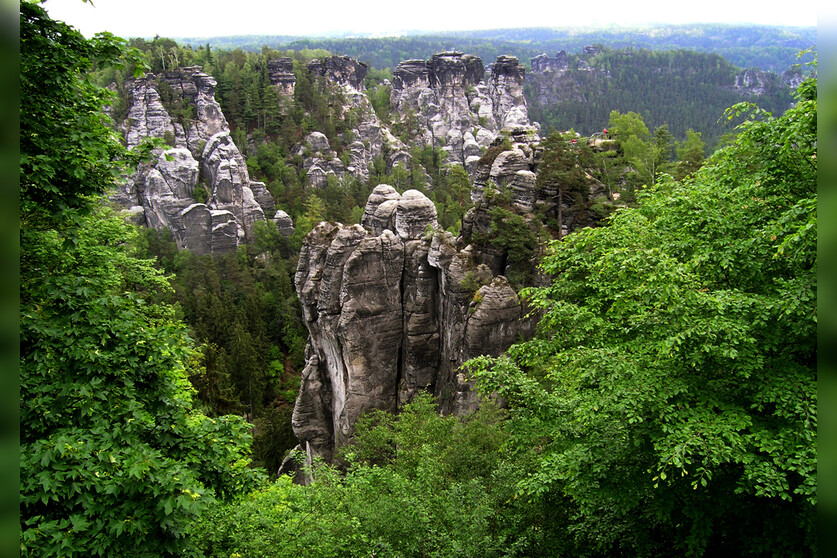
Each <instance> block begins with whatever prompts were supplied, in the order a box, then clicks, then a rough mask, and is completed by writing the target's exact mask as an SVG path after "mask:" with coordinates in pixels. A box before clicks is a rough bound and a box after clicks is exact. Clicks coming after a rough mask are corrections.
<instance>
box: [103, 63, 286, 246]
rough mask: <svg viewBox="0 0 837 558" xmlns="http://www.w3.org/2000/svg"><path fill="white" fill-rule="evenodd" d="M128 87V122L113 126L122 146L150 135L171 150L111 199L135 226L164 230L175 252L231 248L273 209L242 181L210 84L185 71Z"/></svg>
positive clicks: (259, 188) (262, 192) (260, 189)
mask: <svg viewBox="0 0 837 558" xmlns="http://www.w3.org/2000/svg"><path fill="white" fill-rule="evenodd" d="M129 87H130V91H131V105H130V108H129V111H128V116H127V118H126V119H125V121H124V122H121V123H119V127H120V129H121V130H122V131H123V133H124V135H125V140H126V143H127V146H128V147H129V148H134V147H136V146H137V145H139V144H140V143H141V142H142V141H143V140H144V139H145V138H149V137H157V138H163V139H164V140H166V141H167V142H169V143H170V144H172V148H170V149H166V150H164V151H161V152H159V153H158V154H157V155H158V156H157V158H156V160H154V161H153V162H152V163H150V164H149V163H145V164H142V165H140V167H139V168H138V169H137V172H136V174H134V176H132V177H130V178H129V179H128V180H127V181H125V182H124V183H122V184H120V185H119V186H118V187H117V191H116V192H115V193H114V194H113V195H112V199H113V200H114V201H115V202H116V203H117V204H119V205H121V206H123V207H125V208H130V211H131V215H132V219H133V220H135V221H136V222H138V223H142V224H145V225H147V226H149V227H153V228H156V229H162V228H168V229H169V230H171V232H172V237H173V238H174V240H175V242H176V243H177V246H178V247H179V248H188V249H190V250H192V251H194V252H196V253H201V254H203V253H210V252H225V251H230V250H234V249H235V248H236V246H238V245H239V244H241V243H243V242H244V241H245V240H246V239H247V238H248V237H249V236H250V235H251V234H252V228H253V224H254V223H255V222H257V221H265V213H266V212H267V213H268V214H271V213H272V212H273V211H274V209H275V208H274V202H273V198H272V196H271V195H270V193H269V192H268V191H267V188H266V187H265V185H264V184H263V183H261V182H256V181H251V180H250V177H249V174H248V172H247V165H246V164H245V162H244V158H243V157H242V155H241V153H240V152H239V150H238V147H236V145H235V144H234V143H233V141H232V138H231V137H230V132H229V127H228V125H227V121H226V119H225V118H224V115H223V113H222V112H221V107H220V106H219V105H218V103H217V101H215V80H214V79H213V78H212V77H211V76H209V75H207V74H205V73H203V72H202V71H201V70H200V68H198V67H188V68H180V69H178V70H175V71H169V72H163V73H161V74H157V75H155V74H148V75H146V76H145V77H143V78H140V79H137V80H135V81H133V82H131V83H130V85H129ZM161 92H162V94H161ZM170 111H171V112H170ZM199 194H202V195H199ZM199 200H200V201H199ZM140 208H141V210H140Z"/></svg>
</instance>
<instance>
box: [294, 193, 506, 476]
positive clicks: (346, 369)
mask: <svg viewBox="0 0 837 558" xmlns="http://www.w3.org/2000/svg"><path fill="white" fill-rule="evenodd" d="M362 223H363V225H362V226H361V225H352V226H343V225H340V224H333V223H320V224H319V225H318V226H317V227H316V228H315V229H314V230H313V231H312V232H311V233H310V234H309V235H308V236H307V237H306V239H305V242H304V244H303V247H302V250H301V253H300V256H299V265H298V268H297V272H296V277H295V284H296V289H297V293H298V295H299V297H300V300H301V302H302V308H303V318H304V321H305V323H306V325H307V327H308V330H309V332H310V337H309V342H308V347H307V350H306V353H307V361H306V367H305V370H304V372H303V378H302V384H301V386H300V391H299V396H298V398H297V402H296V406H295V408H294V414H293V427H294V432H295V433H296V435H297V437H298V438H299V439H300V443H301V447H302V448H303V449H304V451H305V453H306V455H307V456H308V459H313V458H314V457H317V456H321V457H323V458H325V459H326V460H329V459H331V458H332V457H333V456H334V452H335V450H336V449H338V448H340V447H341V446H343V445H345V444H346V443H347V442H348V441H349V440H350V438H351V436H352V433H353V426H354V423H355V421H356V420H357V418H358V417H359V416H360V415H361V414H363V413H364V412H366V411H368V410H370V409H384V410H388V411H396V410H397V409H398V408H399V407H400V406H402V405H403V404H405V403H407V402H409V401H410V400H411V399H412V398H413V397H414V396H415V394H416V393H417V392H418V391H420V390H426V391H429V392H431V393H434V394H435V395H436V396H437V397H438V398H439V402H440V408H441V410H442V411H443V412H447V413H457V414H459V413H464V412H467V411H469V410H472V409H473V408H475V406H476V405H477V403H478V400H477V398H476V395H475V394H474V393H473V392H472V391H471V390H470V387H471V384H470V382H469V381H468V379H467V378H466V377H465V376H464V375H463V373H462V371H461V370H460V366H461V365H462V363H463V362H465V360H467V359H469V358H471V357H474V356H477V355H481V354H492V355H498V354H500V353H501V352H502V351H504V350H505V349H507V348H508V347H509V346H510V345H511V344H512V343H513V342H514V341H515V340H516V338H517V335H518V333H519V332H520V331H521V329H520V328H521V325H520V324H521V317H522V311H521V306H520V303H519V300H518V298H517V295H516V294H515V291H514V290H513V289H512V288H511V286H510V285H509V283H508V281H506V279H505V277H502V276H495V274H494V273H492V271H491V269H490V268H489V267H488V266H487V265H485V264H483V263H481V262H480V254H478V253H475V251H474V250H473V248H472V247H470V246H463V245H462V239H459V238H454V237H453V236H452V235H451V234H450V233H446V232H442V231H440V230H439V229H438V225H437V223H436V209H435V206H434V205H433V203H432V202H431V201H430V200H429V199H428V198H427V197H425V196H424V195H423V194H421V193H420V192H418V191H415V190H408V191H406V192H404V194H403V195H399V194H398V192H396V191H395V189H394V188H392V187H391V186H388V185H383V184H382V185H379V186H377V187H376V188H375V190H374V191H373V193H372V195H371V196H370V197H369V201H368V203H367V205H366V209H365V212H364V215H363V221H362Z"/></svg>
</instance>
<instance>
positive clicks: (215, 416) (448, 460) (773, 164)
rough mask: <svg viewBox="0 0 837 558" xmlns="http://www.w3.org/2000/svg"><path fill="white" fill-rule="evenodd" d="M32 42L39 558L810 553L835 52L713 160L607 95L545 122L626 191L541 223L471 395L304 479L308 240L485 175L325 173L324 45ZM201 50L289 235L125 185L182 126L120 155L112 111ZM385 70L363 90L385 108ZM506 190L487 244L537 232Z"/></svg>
mask: <svg viewBox="0 0 837 558" xmlns="http://www.w3.org/2000/svg"><path fill="white" fill-rule="evenodd" d="M20 41H21V65H20V84H21V101H20V103H21V105H20V115H21V118H20V339H21V344H20V533H19V537H20V551H21V555H22V556H39V557H40V556H127V555H131V556H133V555H136V556H240V557H245V556H273V555H278V554H288V555H292V556H299V555H308V556H369V555H379V556H428V555H434V556H474V557H482V556H556V555H572V556H590V557H605V556H660V555H692V556H717V555H736V556H745V555H753V556H783V557H784V556H815V555H816V529H815V527H816V517H815V515H816V504H817V495H816V473H817V391H816V385H817V375H816V357H817V352H816V323H817V321H816V320H817V317H816V301H817V278H816V269H817V251H816V247H817V218H816V208H817V189H816V185H817V166H818V163H817V79H816V75H815V73H814V75H812V76H811V77H809V78H808V79H807V80H805V81H804V82H803V84H802V85H801V86H800V87H799V89H798V90H797V91H796V93H795V94H794V98H793V100H794V104H793V106H792V107H791V108H789V109H788V110H787V111H775V112H774V114H770V113H768V112H765V111H764V110H763V109H761V108H759V107H757V106H756V105H754V104H750V103H741V104H737V105H735V106H734V107H732V108H731V109H730V110H729V111H728V112H727V113H726V117H727V118H730V119H733V120H734V121H735V122H739V124H738V125H737V127H736V128H735V130H733V131H732V133H731V134H730V136H729V137H728V138H726V140H725V141H724V142H723V145H722V146H721V147H720V148H718V149H717V150H716V151H715V152H714V154H712V155H711V156H709V157H708V158H707V157H706V155H707V154H706V147H705V142H704V139H703V138H702V136H701V134H700V133H698V132H696V131H694V130H692V129H686V130H685V131H684V132H683V133H677V134H675V133H673V132H672V131H670V130H669V126H668V125H666V124H665V123H658V122H651V121H649V122H648V123H646V121H645V119H644V117H643V115H642V114H640V112H639V111H635V110H634V109H632V108H620V107H619V106H612V107H610V110H609V111H608V112H607V113H606V114H605V115H604V116H603V117H602V118H604V119H605V122H606V125H607V126H608V128H609V130H610V134H611V139H610V141H611V142H612V143H613V145H614V146H616V148H615V149H605V150H596V149H590V148H587V147H586V146H584V145H582V146H580V147H579V148H578V149H577V150H571V149H574V148H571V147H568V145H569V144H568V141H567V138H566V137H563V136H561V135H559V134H551V135H550V136H549V137H548V138H546V139H545V146H546V155H545V157H544V161H543V167H542V170H543V173H542V174H541V175H540V176H539V181H541V182H543V183H544V184H553V183H558V184H560V185H561V186H560V187H561V188H562V189H561V190H559V192H560V193H559V196H567V197H570V198H573V199H577V200H581V199H583V197H584V196H583V195H581V194H583V193H584V192H583V190H584V180H583V177H582V173H581V172H580V171H581V170H582V169H583V170H584V172H586V173H588V174H590V175H591V176H592V177H594V178H596V179H598V180H600V181H601V182H602V183H604V184H606V185H607V186H608V188H609V189H610V190H611V191H612V192H614V193H618V194H620V195H621V197H622V201H623V203H622V204H620V207H619V208H618V209H616V210H615V211H614V212H613V213H612V214H611V215H610V216H609V217H606V216H607V215H608V214H609V213H610V211H609V210H602V208H594V207H586V206H584V207H582V206H579V208H575V206H573V209H574V210H576V211H582V210H583V211H587V212H589V213H591V214H592V213H595V212H596V211H598V210H601V214H598V216H597V217H596V218H595V219H592V218H591V219H592V221H595V222H599V224H600V225H601V226H597V227H595V228H584V229H579V230H576V231H574V232H572V233H571V234H569V235H568V236H566V237H565V238H560V234H559V235H558V238H557V239H556V240H554V241H552V242H551V243H550V245H549V249H548V250H547V251H546V255H545V256H544V257H543V259H542V261H541V262H540V270H541V272H542V274H543V276H544V277H546V278H547V281H546V283H545V284H544V285H543V286H541V287H538V288H529V289H524V290H523V291H522V293H521V294H522V295H523V296H524V297H525V298H526V300H527V301H528V303H529V304H530V305H531V306H532V307H533V308H537V309H539V310H540V312H541V313H542V315H543V317H542V319H541V321H540V324H539V326H538V332H537V335H536V336H535V337H534V338H533V339H532V340H530V341H526V342H521V343H519V344H517V345H515V346H513V347H512V349H511V350H509V351H508V353H507V354H506V355H505V356H502V357H499V358H494V359H489V358H479V359H476V360H475V361H472V362H471V363H469V364H468V365H467V367H466V372H467V373H469V374H471V375H473V376H474V377H475V378H476V380H477V385H478V387H479V389H480V390H481V391H482V392H483V393H484V396H485V403H484V404H483V405H482V408H481V409H480V410H478V411H477V412H475V413H474V414H472V415H469V416H466V417H462V418H456V417H442V416H439V415H438V414H437V413H436V412H435V404H434V402H433V401H432V399H431V398H430V397H428V396H420V397H418V398H417V399H416V400H414V401H413V403H411V404H410V405H408V406H407V407H406V408H405V409H404V410H403V412H401V413H400V414H399V415H397V416H393V415H389V414H385V413H380V412H375V413H370V414H368V415H366V416H365V417H364V418H363V419H362V420H361V421H360V423H359V424H358V425H357V436H356V438H355V440H354V443H353V444H351V445H349V446H347V447H346V448H344V450H343V451H342V453H341V455H340V456H339V459H338V460H337V462H336V463H335V464H333V465H328V464H324V463H318V464H316V465H315V467H314V470H312V471H311V473H312V474H313V477H314V482H313V483H311V484H309V485H306V486H303V485H297V484H293V483H292V482H291V479H290V477H279V478H276V469H277V467H278V464H279V462H281V460H282V458H283V457H284V455H285V453H286V450H287V449H289V448H290V447H291V446H292V445H293V444H294V443H295V440H294V439H293V436H292V433H291V432H290V425H289V417H290V412H291V406H292V401H293V399H294V397H295V394H296V388H297V386H298V381H299V380H298V378H299V372H300V368H301V365H302V353H303V348H304V343H305V338H306V336H305V330H304V328H303V327H302V324H301V323H300V319H301V317H300V309H299V303H298V302H297V300H296V298H295V295H294V291H293V286H292V275H293V272H294V269H295V267H296V255H297V253H298V250H299V246H300V244H301V240H302V236H303V235H304V234H305V233H306V232H307V231H308V230H310V228H311V227H312V226H313V225H314V223H316V222H317V221H319V220H321V219H333V220H341V221H343V222H357V220H358V219H359V216H360V213H359V209H360V208H362V206H363V204H364V203H365V201H366V196H367V195H368V193H369V191H371V188H372V187H374V185H375V184H378V183H381V182H387V183H389V184H393V185H396V186H397V187H398V188H399V189H400V190H403V189H405V188H406V187H417V188H419V189H422V190H423V191H425V192H427V193H428V195H430V196H431V197H432V199H433V201H434V202H435V203H436V204H437V208H438V210H439V215H440V220H443V219H445V220H446V221H444V222H443V225H444V226H445V227H446V228H453V229H454V230H455V229H456V228H457V227H458V223H459V220H461V217H462V212H463V211H464V210H465V209H466V208H467V205H463V204H460V203H454V201H455V200H457V199H460V198H462V197H463V195H464V194H465V193H466V192H467V191H468V189H469V188H470V186H471V185H470V182H469V181H468V177H467V174H465V173H462V172H457V171H455V170H454V171H450V172H447V171H445V168H444V159H443V156H442V154H441V152H440V150H439V149H433V148H429V147H414V148H413V150H412V155H413V158H414V160H416V161H419V162H420V163H421V165H422V167H423V168H424V170H425V171H426V175H425V174H424V173H421V175H419V174H418V173H408V172H406V171H404V170H403V169H399V168H396V169H388V168H386V165H382V164H379V163H381V162H376V164H375V165H373V169H371V170H372V171H373V172H372V173H371V178H370V180H369V182H368V183H360V182H358V181H353V180H347V181H346V182H345V183H342V184H340V183H335V184H329V185H328V186H327V187H326V188H324V189H322V190H319V191H314V189H312V188H306V183H305V177H304V176H303V175H302V174H301V173H300V172H299V168H298V165H299V160H298V156H296V155H294V154H293V152H292V148H293V147H294V146H295V145H296V144H297V142H298V141H299V140H300V139H301V138H302V137H303V135H304V134H305V133H307V132H308V131H311V130H318V131H323V132H324V133H326V135H327V137H328V138H329V141H330V143H331V146H332V148H333V149H334V150H335V151H336V152H337V153H338V156H339V154H340V153H342V151H343V149H345V147H346V145H348V142H349V141H350V137H349V136H348V134H347V132H348V131H350V130H351V123H350V122H346V121H345V117H342V116H340V115H338V113H336V112H335V108H334V107H336V106H338V105H339V104H340V103H339V101H340V98H339V95H340V93H339V92H338V91H335V90H333V89H332V88H330V87H329V86H328V84H327V83H325V82H324V81H322V80H319V79H317V78H316V77H314V76H312V75H311V74H310V72H308V71H307V68H306V67H305V62H307V61H308V60H310V59H311V58H313V57H316V56H322V54H323V52H322V51H312V50H307V51H305V50H300V51H293V52H291V51H282V52H280V51H276V50H271V49H269V48H266V49H263V50H261V51H260V52H245V51H243V50H231V51H220V50H216V49H215V48H212V47H208V46H206V45H200V46H199V47H197V48H183V47H180V46H178V45H177V44H176V43H175V42H174V41H171V40H169V39H160V38H158V39H155V40H153V41H144V40H142V39H135V40H132V41H131V42H130V44H128V43H126V42H125V41H122V40H120V39H117V38H115V37H113V36H110V35H104V36H99V37H95V38H93V39H85V38H84V37H83V36H82V35H81V34H80V33H78V32H77V31H75V30H74V29H72V28H71V27H68V26H67V25H65V24H63V23H61V22H58V21H53V20H51V19H50V18H49V17H48V16H47V15H46V13H45V12H44V11H43V9H42V8H41V7H40V4H39V3H35V2H29V1H24V2H21V4H20ZM131 46H133V47H137V48H136V49H134V48H129V47H131ZM806 46H809V45H806ZM282 54H284V55H288V56H291V57H293V58H294V59H295V65H294V73H295V76H296V78H297V90H296V92H295V94H294V97H293V99H289V100H287V101H285V102H286V103H287V104H286V106H283V107H280V108H281V110H277V107H276V105H275V101H276V98H275V96H273V95H274V93H272V92H271V89H270V87H268V86H267V85H266V71H267V70H266V63H267V61H268V60H269V59H270V58H272V57H276V56H279V55H282ZM617 54H618V53H617ZM648 56H652V55H650V54H649V55H648ZM653 56H677V54H668V55H665V54H661V55H653ZM654 60H655V63H656V62H659V60H658V58H654ZM189 64H200V65H202V66H203V67H204V68H205V70H206V71H207V72H208V73H211V74H212V75H213V76H215V77H216V80H217V82H218V87H217V90H216V91H217V97H218V99H219V102H220V103H221V106H222V108H223V110H224V113H225V115H226V117H227V119H228V120H229V122H230V124H231V127H232V130H233V135H234V137H235V141H236V143H237V144H238V145H239V147H240V148H241V150H242V152H243V153H245V154H246V155H247V164H248V169H249V170H250V171H251V174H252V176H253V177H254V178H256V179H260V180H264V181H265V182H266V183H267V184H268V187H269V189H270V191H271V193H272V194H273V196H274V198H275V200H276V202H277V205H278V206H279V207H283V208H286V209H287V211H288V212H289V213H290V214H291V215H292V216H293V217H294V222H295V225H296V234H295V235H294V236H293V237H290V238H285V237H282V236H281V235H279V234H278V232H277V231H276V230H275V228H270V227H269V226H265V227H261V228H260V229H259V230H258V231H257V235H256V236H257V238H256V241H255V242H252V243H250V244H249V245H247V246H243V247H241V248H239V250H238V251H236V252H233V253H230V254H226V255H221V256H196V255H194V254H191V253H190V252H188V251H178V250H176V248H175V246H174V244H173V242H171V238H170V235H169V234H168V233H167V232H165V231H163V232H157V231H150V230H137V229H136V228H135V227H133V226H131V225H128V224H127V223H126V222H125V221H124V219H123V218H122V216H120V215H118V214H117V213H116V212H114V211H113V210H111V209H109V207H108V204H107V203H106V202H105V196H106V194H107V192H108V191H109V190H110V189H111V187H112V185H113V183H114V181H116V180H118V179H119V178H120V177H121V176H123V175H124V174H125V173H126V172H128V170H129V169H131V168H135V167H136V165H137V163H138V162H139V161H140V160H142V159H143V158H146V157H149V154H150V153H151V152H152V150H154V149H156V148H160V147H162V142H161V141H157V140H154V141H147V142H146V143H145V144H144V145H143V146H142V147H141V148H139V149H136V150H134V151H130V152H129V151H127V150H126V149H125V147H124V145H123V142H122V139H121V138H119V137H118V135H117V134H116V133H115V132H114V131H113V128H112V124H113V123H112V122H111V121H110V120H109V118H108V117H106V116H105V113H104V111H103V109H104V107H105V106H106V105H110V106H111V110H112V111H115V112H116V113H117V114H118V113H119V111H120V106H121V107H122V109H121V110H126V109H125V107H124V105H125V103H126V98H125V91H126V89H125V84H126V81H127V80H128V79H130V78H131V77H132V76H134V75H137V74H139V73H141V72H142V71H144V70H154V71H160V70H163V69H169V68H173V67H176V66H178V65H189ZM814 64H815V62H814ZM611 70H612V67H611ZM707 71H713V69H707ZM714 71H719V72H723V71H726V70H724V68H723V67H722V66H721V65H720V64H719V65H718V66H717V67H716V68H714ZM814 71H815V66H814ZM385 77H387V73H386V72H385V71H380V72H370V76H369V78H368V83H367V86H368V87H369V96H370V97H371V99H372V103H373V105H374V106H375V108H376V110H377V111H378V113H379V116H381V117H382V119H383V120H384V122H391V120H389V117H388V116H387V110H386V109H387V107H386V106H385V105H384V104H383V103H381V102H380V99H378V101H376V99H375V97H376V95H379V94H380V93H381V92H383V91H385V89H384V88H383V86H382V81H383V79H384V78H385ZM109 83H113V84H115V86H116V87H115V90H116V91H115V93H110V92H109V91H108V90H106V89H104V88H103V87H102V85H105V84H109ZM719 117H720V115H719ZM673 118H674V117H673ZM679 121H680V120H678V122H679ZM668 124H669V125H670V126H671V127H672V130H673V129H674V125H675V124H674V122H672V121H668ZM649 126H651V128H650V129H649ZM691 126H692V125H691V124H688V125H686V127H687V128H688V127H691ZM396 131H397V130H396ZM502 148H503V147H502V145H501V146H498V149H502ZM494 156H496V153H494ZM576 157H577V159H576ZM576 160H577V161H580V166H576V164H575V163H574V161H576ZM460 170H461V169H460ZM579 203H580V202H579ZM499 209H502V208H499ZM496 213H497V214H496V215H495V217H496V219H495V221H496V228H497V229H498V232H497V234H496V236H493V237H492V238H491V239H490V240H488V241H489V242H492V243H495V244H497V245H504V244H507V245H508V247H509V248H510V249H517V248H520V246H518V244H520V242H517V241H518V240H520V237H521V231H522V228H520V227H512V228H510V229H509V230H508V231H506V230H505V229H504V227H506V226H507V225H509V224H510V223H512V222H513V219H512V218H513V217H518V218H519V216H516V215H506V214H503V213H502V212H501V211H498V212H496ZM535 218H536V219H537V218H544V223H543V225H544V227H546V228H547V229H548V228H549V226H550V224H549V220H548V219H546V217H545V216H537V215H536V216H535ZM605 218H606V220H605V221H604V222H600V220H601V219H605ZM558 230H559V231H560V228H558ZM532 240H534V238H529V237H528V236H527V237H526V238H525V239H523V244H525V246H523V247H522V248H521V249H525V250H527V252H526V253H527V254H531V253H532V247H531V246H530V244H531V242H530V241H532ZM527 257H528V256H527ZM497 395H499V396H500V397H501V398H502V400H503V401H504V404H503V405H502V406H498V405H496V404H495V399H494V397H495V396H497ZM501 407H502V408H501Z"/></svg>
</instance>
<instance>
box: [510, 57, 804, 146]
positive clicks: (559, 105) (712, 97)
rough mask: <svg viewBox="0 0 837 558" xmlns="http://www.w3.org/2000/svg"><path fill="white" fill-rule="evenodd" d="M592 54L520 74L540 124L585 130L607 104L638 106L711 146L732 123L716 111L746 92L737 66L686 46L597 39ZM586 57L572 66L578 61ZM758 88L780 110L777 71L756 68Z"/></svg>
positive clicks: (761, 98) (648, 117)
mask: <svg viewBox="0 0 837 558" xmlns="http://www.w3.org/2000/svg"><path fill="white" fill-rule="evenodd" d="M594 48H595V49H596V51H597V53H596V54H594V55H569V56H568V62H569V69H567V70H566V71H564V72H562V73H561V74H560V75H556V74H555V73H551V72H550V73H545V74H539V75H534V76H530V77H529V78H527V80H526V85H525V94H526V97H527V99H528V101H529V114H530V117H531V118H532V120H535V121H537V122H540V123H541V125H542V126H544V127H545V128H546V129H550V128H553V129H554V128H557V129H560V130H566V129H570V128H572V129H574V130H576V131H577V132H581V133H582V134H584V135H590V134H592V133H594V132H597V131H600V130H601V129H602V127H603V123H606V122H607V118H608V114H610V111H612V110H619V111H623V112H627V111H633V112H636V113H639V114H641V115H642V116H643V117H644V119H645V122H646V124H647V125H648V126H652V127H657V126H661V125H663V124H666V125H668V127H669V129H670V131H671V132H672V133H673V134H674V135H675V136H676V137H678V138H680V137H684V136H685V134H686V130H687V129H689V128H691V129H693V130H697V131H700V132H701V133H702V135H703V138H704V141H706V143H707V144H708V145H709V146H710V147H714V146H715V145H716V144H717V142H718V141H719V139H720V138H721V136H722V135H723V134H724V133H726V132H728V131H729V130H731V126H730V123H729V122H728V121H727V120H725V119H722V118H720V116H721V115H722V114H723V112H724V109H726V108H727V107H729V106H731V105H733V104H735V103H736V102H738V101H739V100H741V98H742V97H743V96H745V95H746V94H744V93H742V92H741V91H738V90H736V89H735V88H734V87H733V85H734V83H735V76H736V74H738V73H739V72H740V71H741V70H740V69H739V68H737V67H736V66H734V65H732V64H731V63H730V62H728V61H727V60H725V59H724V58H723V57H722V56H719V55H717V54H704V53H700V52H696V51H691V50H666V51H654V50H647V49H633V48H626V49H618V50H613V49H610V48H607V47H604V46H601V45H596V46H595V47H594ZM579 60H582V61H584V62H585V63H586V66H585V68H583V69H582V68H579V67H578V62H579ZM763 79H764V80H765V82H766V83H765V84H764V91H763V92H761V93H760V94H759V95H758V96H756V97H755V98H754V99H753V100H754V101H756V102H757V103H758V104H759V106H761V107H762V108H763V109H765V110H768V111H770V112H773V113H775V114H781V113H782V112H784V110H785V109H786V108H787V107H788V106H790V103H791V91H790V90H789V89H788V88H787V86H785V85H784V84H783V83H781V81H780V79H779V76H778V75H776V74H765V75H763Z"/></svg>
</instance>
